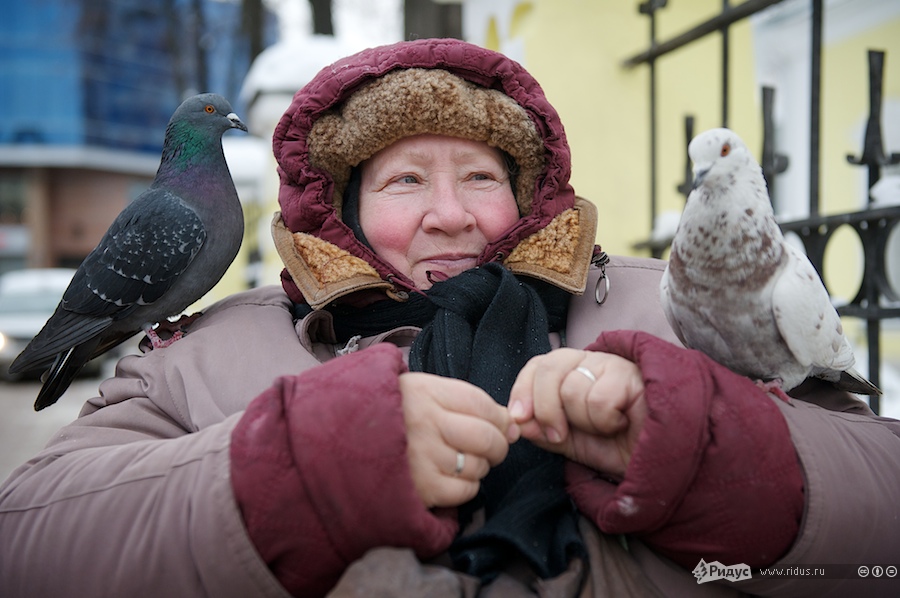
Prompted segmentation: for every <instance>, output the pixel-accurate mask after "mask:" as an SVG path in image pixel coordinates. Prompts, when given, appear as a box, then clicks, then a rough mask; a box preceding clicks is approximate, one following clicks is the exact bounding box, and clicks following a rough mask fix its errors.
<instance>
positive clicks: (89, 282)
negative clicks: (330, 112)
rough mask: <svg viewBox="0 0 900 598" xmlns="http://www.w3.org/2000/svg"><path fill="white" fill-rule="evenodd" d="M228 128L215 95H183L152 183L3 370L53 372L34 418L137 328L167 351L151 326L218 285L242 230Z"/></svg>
mask: <svg viewBox="0 0 900 598" xmlns="http://www.w3.org/2000/svg"><path fill="white" fill-rule="evenodd" d="M229 129H240V130H242V131H246V130H247V127H246V125H244V123H242V122H241V120H240V119H239V118H238V116H237V115H236V114H235V113H234V110H233V109H232V108H231V104H229V103H228V101H227V100H226V99H225V98H223V97H221V96H219V95H216V94H211V93H206V94H201V95H197V96H194V97H191V98H188V99H187V100H185V101H184V103H182V104H181V106H179V107H178V109H177V110H176V111H175V114H173V115H172V118H171V120H170V121H169V125H168V127H167V128H166V137H165V142H164V144H163V150H162V160H161V162H160V165H159V170H158V171H157V172H156V178H155V179H154V181H153V183H152V185H151V186H150V188H149V189H147V191H145V192H144V193H142V194H141V195H140V196H139V197H138V198H137V199H136V200H135V201H134V202H132V203H131V204H130V205H128V207H126V208H125V209H124V210H123V211H122V213H121V214H119V216H118V217H117V218H116V220H115V221H114V222H113V223H112V225H111V226H110V227H109V230H107V231H106V234H105V235H104V236H103V238H102V239H101V240H100V244H99V245H98V246H97V247H96V248H95V249H94V250H93V251H92V252H91V253H90V255H88V256H87V257H86V258H85V260H84V262H82V264H81V266H79V268H78V270H77V272H76V273H75V275H74V277H73V278H72V282H71V283H70V284H69V286H68V288H67V289H66V291H65V293H64V294H63V297H62V301H60V303H59V305H58V306H57V307H56V311H55V312H54V313H53V315H52V316H51V317H50V319H49V320H47V323H46V324H45V325H44V328H43V329H42V330H41V331H40V332H39V333H38V335H37V336H35V337H34V338H33V339H32V340H31V342H30V343H29V344H28V346H27V347H25V350H24V351H22V353H21V354H20V355H19V356H18V357H17V358H16V360H15V361H14V362H13V364H12V365H11V366H10V368H9V371H10V373H16V372H25V371H31V370H37V369H44V368H47V367H49V368H50V371H49V372H48V374H47V376H46V377H45V381H44V384H43V386H42V388H41V390H40V392H39V393H38V397H37V400H36V401H35V404H34V408H35V410H36V411H38V410H41V409H43V408H45V407H47V406H49V405H52V404H53V403H55V402H56V401H57V400H58V399H59V397H60V396H62V394H63V393H64V392H65V391H66V389H67V388H68V387H69V384H70V383H71V382H72V379H73V378H74V377H75V375H76V374H77V373H78V371H79V370H80V369H81V368H82V366H84V364H85V363H87V362H88V361H89V360H91V359H92V358H94V357H97V356H98V355H100V354H102V353H104V352H106V351H108V350H109V349H111V348H113V347H115V346H116V345H118V344H119V343H121V342H122V341H124V340H126V339H127V338H129V337H131V336H133V335H134V334H136V333H138V332H139V331H141V330H144V331H145V332H147V333H148V335H149V336H150V337H151V339H152V340H153V341H154V346H164V345H165V344H166V343H165V342H162V341H159V339H158V337H157V336H156V335H155V333H154V332H153V330H152V328H153V325H154V324H156V323H157V322H163V321H166V318H168V317H169V316H174V315H177V314H180V313H181V312H182V310H184V309H185V308H186V307H188V306H189V305H190V304H192V303H193V302H195V301H197V300H198V299H200V298H201V297H202V296H203V295H204V294H206V292H207V291H209V290H210V289H211V288H212V287H213V286H214V285H215V284H216V283H217V282H218V281H219V279H221V278H222V275H223V274H224V273H225V270H226V269H228V266H229V265H230V264H231V262H232V261H233V260H234V258H235V256H236V255H237V252H238V249H239V248H240V245H241V240H242V238H243V233H244V217H243V212H242V210H241V204H240V202H239V200H238V196H237V191H236V190H235V188H234V182H233V181H232V178H231V173H230V172H229V170H228V165H227V164H226V162H225V154H224V153H223V151H222V134H223V133H224V132H225V131H227V130H229ZM176 338H177V336H176Z"/></svg>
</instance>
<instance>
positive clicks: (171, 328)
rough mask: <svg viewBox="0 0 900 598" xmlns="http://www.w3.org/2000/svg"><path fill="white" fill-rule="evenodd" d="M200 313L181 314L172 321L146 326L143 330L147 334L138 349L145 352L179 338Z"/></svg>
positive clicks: (168, 344)
mask: <svg viewBox="0 0 900 598" xmlns="http://www.w3.org/2000/svg"><path fill="white" fill-rule="evenodd" d="M200 315H201V314H200V313H199V312H197V313H193V314H191V315H189V316H181V317H180V318H178V319H177V320H175V321H174V322H172V321H169V320H163V321H162V322H160V323H159V324H157V325H156V328H152V327H150V326H147V327H146V328H145V329H144V332H145V333H146V334H147V336H146V337H145V338H144V339H143V340H141V342H140V345H139V347H140V350H141V352H142V353H147V352H149V351H152V350H153V349H165V348H166V347H168V346H170V345H171V344H172V343H174V342H175V341H177V340H180V339H182V338H183V337H184V335H185V334H187V329H188V327H189V326H190V325H191V323H192V322H193V321H194V320H196V319H197V318H199V317H200Z"/></svg>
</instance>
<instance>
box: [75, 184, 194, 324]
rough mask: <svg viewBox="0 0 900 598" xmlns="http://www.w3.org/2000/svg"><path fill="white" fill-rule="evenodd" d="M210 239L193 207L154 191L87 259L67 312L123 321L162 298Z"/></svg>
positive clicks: (128, 210) (119, 221)
mask: <svg viewBox="0 0 900 598" xmlns="http://www.w3.org/2000/svg"><path fill="white" fill-rule="evenodd" d="M205 240H206V230H205V228H204V227H203V222H202V221H201V220H200V218H199V216H197V213H196V212H195V211H194V210H193V209H191V208H190V207H189V206H187V205H186V204H185V203H184V202H183V201H182V200H181V199H180V198H179V197H178V196H176V195H174V194H173V193H170V192H168V191H165V190H162V189H150V190H148V191H147V192H145V194H144V195H142V196H141V197H140V198H139V199H138V201H136V202H135V203H134V204H132V205H130V206H129V207H128V208H126V209H125V210H124V211H123V212H122V213H121V214H120V215H119V217H118V218H117V219H116V221H115V222H114V223H113V225H112V226H111V227H110V228H109V230H108V231H107V233H106V235H105V236H104V237H103V239H102V240H101V241H100V244H99V245H98V246H97V248H96V249H94V251H93V252H91V254H90V255H89V256H88V257H87V259H85V261H84V263H83V264H82V265H81V267H80V268H79V269H78V272H77V273H76V274H75V277H74V278H73V280H72V284H70V285H69V288H68V289H66V292H65V294H64V295H63V300H62V304H63V308H64V309H66V310H67V311H71V312H75V313H78V314H82V315H88V316H109V317H112V318H113V319H114V320H118V319H121V318H123V317H125V316H126V315H128V314H129V313H131V312H132V311H133V310H134V309H135V308H136V307H139V306H141V305H147V304H151V303H153V302H154V301H156V300H157V299H159V298H160V297H162V296H163V295H164V294H165V293H166V291H168V290H169V288H170V287H171V286H172V284H173V283H174V282H175V280H176V279H177V278H178V276H179V275H180V274H181V273H182V272H184V271H185V269H186V268H187V267H188V264H190V263H191V260H193V259H194V256H195V255H197V252H198V251H200V248H201V247H202V246H203V243H204V241H205Z"/></svg>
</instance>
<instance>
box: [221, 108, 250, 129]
mask: <svg viewBox="0 0 900 598" xmlns="http://www.w3.org/2000/svg"><path fill="white" fill-rule="evenodd" d="M225 118H227V119H228V120H230V121H231V128H232V129H240V130H241V131H246V130H247V125H245V124H244V123H243V122H241V119H240V117H238V115H237V114H235V113H234V112H230V113H228V114H227V115H226V116H225Z"/></svg>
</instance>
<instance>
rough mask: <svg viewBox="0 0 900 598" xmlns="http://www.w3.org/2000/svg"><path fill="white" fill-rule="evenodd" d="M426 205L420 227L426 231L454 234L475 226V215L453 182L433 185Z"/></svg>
mask: <svg viewBox="0 0 900 598" xmlns="http://www.w3.org/2000/svg"><path fill="white" fill-rule="evenodd" d="M427 205H428V207H427V211H426V213H425V215H424V217H423V218H422V228H423V229H424V230H426V231H440V232H443V233H445V234H448V235H455V234H458V233H461V232H465V231H468V230H471V229H474V228H475V225H476V221H475V215H474V214H472V212H471V211H470V209H469V207H468V204H467V202H466V201H465V197H464V196H463V193H461V191H460V189H459V188H458V187H457V186H456V185H454V184H440V185H435V186H434V188H433V189H432V193H431V197H430V198H429V201H428V202H427Z"/></svg>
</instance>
